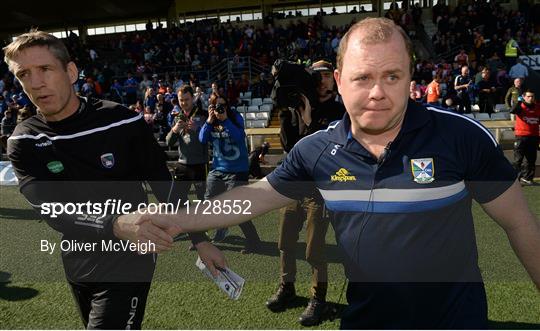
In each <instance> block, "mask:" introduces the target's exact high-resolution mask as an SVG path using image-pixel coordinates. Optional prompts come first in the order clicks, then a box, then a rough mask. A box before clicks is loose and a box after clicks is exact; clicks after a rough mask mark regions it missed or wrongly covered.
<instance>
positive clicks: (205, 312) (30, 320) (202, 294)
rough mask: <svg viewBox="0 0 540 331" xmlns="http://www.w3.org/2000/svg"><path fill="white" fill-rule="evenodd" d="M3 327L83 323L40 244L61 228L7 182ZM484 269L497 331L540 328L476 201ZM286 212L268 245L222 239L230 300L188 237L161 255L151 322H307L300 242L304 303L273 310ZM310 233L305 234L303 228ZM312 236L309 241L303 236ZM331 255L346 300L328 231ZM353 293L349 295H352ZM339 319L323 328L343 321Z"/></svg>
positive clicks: (526, 286)
mask: <svg viewBox="0 0 540 331" xmlns="http://www.w3.org/2000/svg"><path fill="white" fill-rule="evenodd" d="M0 190H1V191H0V201H1V202H0V329H66V328H68V329H80V328H82V323H81V322H80V319H79V316H78V312H77V308H76V306H75V303H74V301H73V299H72V297H71V293H70V291H69V288H68V286H67V284H66V282H65V280H64V275H63V269H62V267H61V260H60V255H59V253H58V252H57V251H58V250H57V251H56V252H55V253H54V254H52V255H50V254H48V253H44V252H40V251H39V243H40V240H41V239H48V240H52V241H55V242H58V241H59V238H60V235H59V234H58V233H57V232H55V231H54V230H52V229H51V228H49V227H48V226H47V225H46V224H45V223H43V222H37V221H36V220H37V218H38V217H37V215H36V214H35V213H34V212H33V211H32V210H31V209H30V208H29V206H28V204H27V203H26V201H25V200H24V199H23V197H22V196H21V195H20V194H19V193H18V191H17V188H16V187H4V186H3V187H0ZM525 193H526V196H527V199H528V200H529V204H530V206H531V208H533V211H534V213H535V214H536V215H540V205H539V204H538V201H540V189H539V188H537V187H532V188H526V189H525ZM473 212H474V215H475V227H476V233H477V240H478V251H479V259H480V267H481V269H482V272H483V275H484V279H485V280H486V290H487V294H488V303H489V319H490V321H491V322H490V323H491V327H492V328H495V329H509V328H512V329H538V328H540V308H539V307H540V295H539V294H538V292H537V291H536V290H535V288H534V286H533V284H532V283H531V281H530V280H529V278H528V276H527V274H526V272H525V270H524V269H523V267H522V266H521V264H520V263H519V261H518V260H517V258H516V257H515V255H514V253H513V252H512V250H511V248H510V245H509V244H508V240H507V239H506V236H505V234H504V232H503V231H502V230H501V229H500V228H499V227H498V226H497V225H496V224H495V223H494V222H493V221H492V220H491V219H489V217H488V216H487V215H486V214H485V213H484V212H483V211H482V210H481V209H480V208H479V206H478V205H476V204H475V205H474V210H473ZM277 219H278V217H277V212H271V213H269V214H267V215H263V216H261V217H260V218H259V219H257V221H256V223H255V225H256V226H257V229H258V231H259V234H260V236H261V239H262V240H263V241H264V250H263V253H262V254H258V255H247V256H245V255H242V254H240V252H239V250H240V249H241V248H242V242H241V240H242V239H241V235H240V230H239V228H238V227H234V228H232V229H231V234H232V236H231V237H230V238H229V240H228V241H227V242H226V243H224V244H222V245H220V247H221V248H222V249H223V250H224V251H225V253H226V256H227V259H228V262H229V265H230V266H231V268H232V269H233V270H234V271H236V272H237V273H238V274H240V275H242V276H243V277H244V278H245V279H246V285H245V288H244V291H243V293H242V296H241V298H240V300H238V301H232V300H229V299H228V298H227V297H226V296H225V295H224V294H223V293H222V292H220V291H219V290H218V289H217V287H216V286H215V285H214V284H212V283H210V282H209V281H208V280H206V279H205V278H204V277H203V276H202V274H201V273H200V272H198V270H197V269H196V267H195V265H194V264H195V260H196V253H195V252H189V251H187V246H188V243H187V242H185V241H181V242H178V243H176V246H177V247H175V249H174V250H173V251H171V252H168V253H166V254H162V255H161V256H160V257H159V260H158V266H157V270H156V275H155V280H154V282H153V284H152V288H151V291H150V295H149V298H148V304H147V309H146V315H145V320H144V323H143V327H145V328H150V329H178V328H180V329H298V328H301V326H300V325H299V324H298V322H297V320H298V316H299V315H300V313H301V312H302V311H303V309H304V306H305V305H306V304H307V301H308V293H309V280H310V268H309V265H308V264H307V262H306V261H305V259H304V257H303V256H302V252H303V251H304V249H305V244H304V243H303V242H300V243H299V244H298V259H299V261H298V278H299V280H298V282H297V292H298V294H299V295H300V296H302V297H301V298H300V299H299V300H298V305H297V307H294V308H292V309H289V310H287V311H286V312H283V313H279V314H274V313H271V312H269V311H268V310H267V309H266V308H265V306H264V302H265V301H266V299H267V298H269V297H270V296H271V295H272V293H274V291H275V290H276V287H277V282H278V270H279V261H278V258H277V257H278V255H279V252H278V250H277V246H276V240H277ZM301 238H303V235H301ZM301 240H303V239H301ZM327 245H328V254H329V261H330V265H329V279H330V283H329V292H328V300H329V301H332V302H337V301H338V299H339V296H340V293H341V288H342V285H343V280H344V276H343V268H342V267H341V265H340V264H339V256H338V254H337V249H336V245H335V239H334V234H333V231H332V230H331V229H330V230H329V233H328V236H327ZM343 301H345V299H344V298H343V299H342V303H343ZM338 327H339V320H334V321H325V322H324V323H323V324H322V325H320V326H318V327H317V328H320V329H336V328H338Z"/></svg>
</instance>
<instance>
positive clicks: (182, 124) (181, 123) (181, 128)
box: [172, 121, 186, 134]
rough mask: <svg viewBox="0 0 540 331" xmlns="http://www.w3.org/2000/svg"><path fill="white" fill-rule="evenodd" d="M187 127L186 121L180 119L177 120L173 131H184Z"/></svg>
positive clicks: (177, 132)
mask: <svg viewBox="0 0 540 331" xmlns="http://www.w3.org/2000/svg"><path fill="white" fill-rule="evenodd" d="M185 127H186V122H184V121H178V122H176V124H175V125H174V126H173V128H172V131H173V132H174V133H176V134H179V133H180V131H184V128H185Z"/></svg>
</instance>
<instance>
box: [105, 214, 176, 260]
mask: <svg viewBox="0 0 540 331" xmlns="http://www.w3.org/2000/svg"><path fill="white" fill-rule="evenodd" d="M151 216H152V215H146V214H139V213H133V214H127V215H121V216H120V217H118V218H117V219H116V222H114V225H113V233H114V235H115V236H116V237H117V238H119V239H122V240H129V241H130V242H133V243H136V242H137V241H140V242H148V241H150V242H152V243H154V244H155V247H156V249H155V251H152V253H160V252H164V251H168V250H170V249H171V248H172V245H173V237H172V235H173V234H174V233H177V232H179V230H178V229H177V227H175V226H174V224H172V223H162V224H160V226H161V227H160V226H158V225H156V224H154V223H152V221H151Z"/></svg>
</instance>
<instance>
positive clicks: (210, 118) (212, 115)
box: [206, 106, 216, 124]
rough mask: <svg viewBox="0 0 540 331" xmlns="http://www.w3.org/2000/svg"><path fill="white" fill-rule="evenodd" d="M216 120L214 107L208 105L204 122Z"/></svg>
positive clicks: (210, 122) (209, 122)
mask: <svg viewBox="0 0 540 331" xmlns="http://www.w3.org/2000/svg"><path fill="white" fill-rule="evenodd" d="M215 120H216V112H215V111H214V107H213V106H210V107H209V108H208V118H207V119H206V123H208V124H212V123H214V121H215Z"/></svg>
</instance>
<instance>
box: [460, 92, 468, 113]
mask: <svg viewBox="0 0 540 331" xmlns="http://www.w3.org/2000/svg"><path fill="white" fill-rule="evenodd" d="M457 111H458V113H460V114H470V113H471V98H470V97H469V95H468V94H467V93H460V94H459V95H458V104H457Z"/></svg>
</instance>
